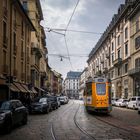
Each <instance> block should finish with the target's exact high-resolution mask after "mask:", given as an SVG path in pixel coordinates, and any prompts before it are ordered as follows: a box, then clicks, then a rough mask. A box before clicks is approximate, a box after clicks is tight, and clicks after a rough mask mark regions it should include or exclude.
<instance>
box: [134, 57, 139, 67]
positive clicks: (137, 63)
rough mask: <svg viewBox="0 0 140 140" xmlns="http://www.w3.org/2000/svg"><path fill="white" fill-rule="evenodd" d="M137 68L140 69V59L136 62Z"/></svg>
mask: <svg viewBox="0 0 140 140" xmlns="http://www.w3.org/2000/svg"><path fill="white" fill-rule="evenodd" d="M135 68H140V58H137V59H136V60H135Z"/></svg>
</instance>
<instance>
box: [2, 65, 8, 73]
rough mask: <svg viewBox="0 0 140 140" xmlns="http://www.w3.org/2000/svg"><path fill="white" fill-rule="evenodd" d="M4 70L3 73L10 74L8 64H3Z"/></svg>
mask: <svg viewBox="0 0 140 140" xmlns="http://www.w3.org/2000/svg"><path fill="white" fill-rule="evenodd" d="M2 72H3V74H8V65H3V66H2Z"/></svg>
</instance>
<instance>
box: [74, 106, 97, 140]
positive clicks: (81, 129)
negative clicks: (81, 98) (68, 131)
mask: <svg viewBox="0 0 140 140" xmlns="http://www.w3.org/2000/svg"><path fill="white" fill-rule="evenodd" d="M79 108H80V104H79V106H78V109H77V110H76V112H75V115H74V118H73V119H74V123H75V125H76V126H77V128H78V129H79V130H80V131H81V132H82V133H84V134H85V135H86V136H88V137H89V138H91V139H93V140H96V138H95V137H93V136H92V135H90V134H89V133H88V132H87V131H85V130H84V129H83V128H82V127H81V126H80V125H79V123H78V122H77V120H76V116H77V113H78V111H79Z"/></svg>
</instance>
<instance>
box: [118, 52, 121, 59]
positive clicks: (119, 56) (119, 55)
mask: <svg viewBox="0 0 140 140" xmlns="http://www.w3.org/2000/svg"><path fill="white" fill-rule="evenodd" d="M118 58H121V51H120V50H118Z"/></svg>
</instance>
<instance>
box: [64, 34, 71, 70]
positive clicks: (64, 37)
mask: <svg viewBox="0 0 140 140" xmlns="http://www.w3.org/2000/svg"><path fill="white" fill-rule="evenodd" d="M64 42H65V46H66V49H67V54H68V58H69V62H70V65H71V69H72V70H73V66H72V63H71V59H70V54H69V49H68V44H67V40H66V36H64Z"/></svg>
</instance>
